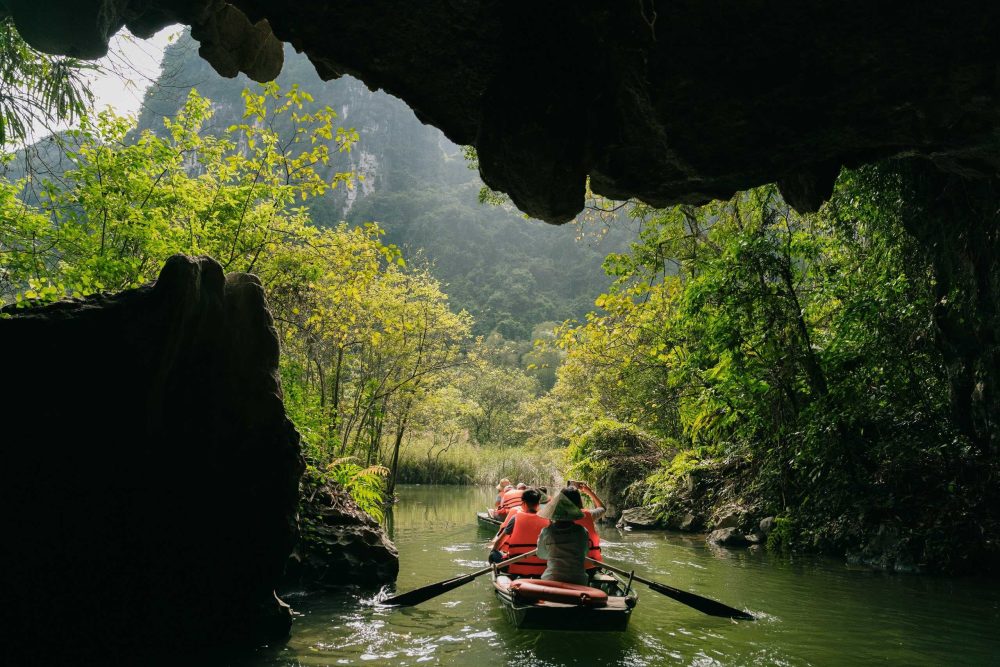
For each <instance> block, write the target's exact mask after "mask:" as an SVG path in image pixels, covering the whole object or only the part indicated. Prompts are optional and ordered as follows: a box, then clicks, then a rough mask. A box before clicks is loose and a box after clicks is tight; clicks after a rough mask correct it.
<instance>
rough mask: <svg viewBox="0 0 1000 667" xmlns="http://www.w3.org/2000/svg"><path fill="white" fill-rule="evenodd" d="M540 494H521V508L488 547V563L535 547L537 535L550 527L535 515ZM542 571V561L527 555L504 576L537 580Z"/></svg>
mask: <svg viewBox="0 0 1000 667" xmlns="http://www.w3.org/2000/svg"><path fill="white" fill-rule="evenodd" d="M540 499H541V494H540V493H538V491H537V490H536V489H525V490H524V493H523V494H522V495H521V509H520V511H518V512H511V513H510V514H509V516H508V517H507V519H506V520H505V521H504V523H503V525H502V526H501V527H500V530H499V531H498V532H497V536H496V537H495V538H493V543H492V544H491V545H490V556H489V562H491V563H499V562H501V561H503V560H504V559H506V558H513V557H514V556H520V555H521V554H524V553H528V552H529V551H532V550H533V549H535V547H536V545H537V544H538V534H539V533H540V532H541V531H542V529H543V528H545V527H546V526H548V525H549V520H548V519H543V518H542V517H540V516H539V515H538V501H539V500H540ZM544 570H545V561H544V560H542V559H540V558H538V557H535V556H529V557H528V558H525V559H524V560H520V561H518V562H516V563H514V564H513V565H511V566H510V567H508V568H507V569H506V572H507V574H509V575H516V576H521V577H525V576H527V577H538V576H539V575H540V574H542V572H543V571H544Z"/></svg>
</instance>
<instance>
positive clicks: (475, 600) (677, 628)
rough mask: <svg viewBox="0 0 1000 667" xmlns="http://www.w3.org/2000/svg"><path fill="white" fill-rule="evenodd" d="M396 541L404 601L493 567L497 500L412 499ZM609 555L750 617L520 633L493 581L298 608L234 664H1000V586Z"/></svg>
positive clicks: (651, 542)
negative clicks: (489, 554) (287, 635)
mask: <svg viewBox="0 0 1000 667" xmlns="http://www.w3.org/2000/svg"><path fill="white" fill-rule="evenodd" d="M399 496H400V502H399V503H398V505H396V507H395V508H394V510H393V516H392V518H391V521H390V523H389V528H390V531H391V534H392V537H393V539H394V540H395V543H396V545H397V547H398V548H399V557H400V574H399V580H398V582H397V587H398V590H400V591H405V590H410V589H412V588H415V587H418V586H421V585H424V584H426V583H430V582H433V581H438V580H441V579H446V578H448V577H450V576H454V575H457V574H460V573H463V572H467V571H470V570H473V569H476V568H479V567H482V566H483V565H484V561H485V556H486V553H485V549H484V546H483V545H484V543H485V541H486V538H487V534H484V532H483V531H481V530H480V529H479V528H478V527H477V525H476V521H475V512H476V510H478V509H480V508H483V507H485V505H486V503H487V500H488V499H489V498H491V495H490V491H489V490H488V489H485V488H469V487H442V486H407V487H402V488H401V489H400V492H399ZM601 534H602V539H603V540H604V544H603V548H604V553H605V556H606V558H608V560H609V561H610V560H612V559H613V560H614V561H617V562H620V563H625V564H628V563H632V564H634V567H635V570H636V573H637V574H640V575H643V576H646V577H647V578H650V579H655V580H658V581H662V582H664V583H667V584H669V585H671V586H674V587H677V588H682V589H686V590H690V591H694V592H696V593H699V594H702V595H708V596H711V597H715V598H716V599H719V600H721V601H723V602H725V603H727V604H729V605H732V606H734V607H738V608H745V609H747V610H750V611H751V612H752V613H754V614H755V615H757V616H758V617H759V619H758V620H756V621H751V622H739V623H736V622H732V621H729V620H726V619H718V618H712V617H709V616H705V615H703V614H701V613H699V612H697V611H695V610H693V609H690V608H688V607H685V606H683V605H681V604H679V603H677V602H674V601H672V600H670V599H668V598H665V597H663V596H661V595H659V594H657V593H654V592H652V591H650V590H649V589H648V588H646V587H645V586H642V585H638V586H637V590H638V592H639V595H640V597H639V604H638V606H637V608H636V610H635V612H634V613H633V615H632V620H631V623H630V626H629V629H628V630H627V631H626V632H624V633H587V632H537V631H518V630H516V629H514V628H513V627H512V626H511V625H509V623H508V622H507V621H506V620H505V618H504V616H503V613H502V610H501V608H500V605H499V603H498V602H497V601H496V599H495V598H494V596H493V593H492V589H491V587H490V583H489V578H488V577H487V576H484V577H481V578H480V579H477V580H476V581H474V582H473V583H470V584H468V585H466V586H464V587H462V588H459V589H457V590H454V591H451V592H449V593H446V594H444V595H442V596H440V597H438V598H435V599H433V600H430V601H428V602H425V603H424V604H422V605H420V606H417V607H413V608H410V609H396V610H389V609H384V608H379V607H378V606H376V605H374V604H373V603H372V600H373V597H374V596H373V595H372V593H370V592H369V593H364V594H361V593H354V594H346V593H345V594H340V595H327V596H314V597H302V598H296V597H292V598H290V599H289V600H288V602H289V603H290V604H291V605H292V607H293V608H294V609H295V612H296V614H297V617H296V619H295V625H294V628H293V630H292V637H291V639H290V640H289V642H288V643H287V644H285V645H283V646H280V647H270V648H266V649H262V650H260V651H258V652H256V653H255V654H254V655H253V656H244V658H245V661H244V660H242V659H241V660H240V661H239V662H232V663H230V664H234V665H235V664H239V665H248V666H250V665H252V666H253V667H279V666H280V667H293V666H294V667H299V666H302V667H304V666H306V665H309V666H312V665H361V664H371V665H423V664H431V665H433V664H446V665H470V666H473V667H488V666H491V665H518V666H525V667H527V666H533V665H635V666H640V665H699V666H701V665H874V664H887V665H888V664H891V665H1000V583H998V582H997V581H990V580H977V579H968V578H962V579H949V578H938V577H930V576H912V575H886V574H880V573H873V572H869V571H866V570H861V569H852V568H849V567H847V566H845V565H844V564H843V562H842V561H837V560H830V559H821V558H794V559H788V558H779V557H774V556H770V555H768V554H766V553H761V554H750V553H748V552H746V551H728V550H725V549H718V548H714V547H711V546H708V545H706V543H705V540H704V539H703V538H701V537H688V536H682V535H678V534H675V533H660V532H638V531H631V532H620V531H618V530H617V529H615V528H614V527H611V526H607V527H602V529H601Z"/></svg>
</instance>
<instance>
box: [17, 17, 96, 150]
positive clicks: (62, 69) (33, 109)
mask: <svg viewBox="0 0 1000 667" xmlns="http://www.w3.org/2000/svg"><path fill="white" fill-rule="evenodd" d="M95 69H96V66H95V65H93V64H91V63H86V62H84V61H81V60H77V59H75V58H61V57H55V56H50V55H48V54H45V53H42V52H40V51H36V50H35V49H33V48H31V47H30V46H28V44H27V42H25V41H24V40H23V39H21V36H20V35H19V34H18V32H17V29H16V28H15V27H14V22H13V21H12V20H11V19H10V17H7V18H3V19H0V147H5V146H10V145H12V144H17V143H20V142H23V141H24V140H26V139H28V138H30V136H31V133H32V132H33V131H34V130H35V129H36V128H38V127H39V126H41V127H48V125H49V123H51V122H52V121H68V122H73V121H74V120H75V119H77V118H79V117H80V116H82V115H83V114H84V112H85V111H86V109H87V107H88V106H89V105H90V103H91V102H92V101H93V96H92V95H91V93H90V88H89V86H88V83H87V80H86V78H85V75H86V73H87V71H88V70H95Z"/></svg>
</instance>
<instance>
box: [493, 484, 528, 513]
mask: <svg viewBox="0 0 1000 667" xmlns="http://www.w3.org/2000/svg"><path fill="white" fill-rule="evenodd" d="M508 489H510V490H509V491H504V493H503V495H502V496H501V497H500V506H499V507H498V508H497V511H496V515H495V516H496V518H497V519H503V518H505V517H506V516H507V515H508V514H509V513H510V512H515V511H517V510H518V509H519V508H520V507H521V496H522V495H524V492H525V490H527V487H525V488H522V489H515V488H514V487H508Z"/></svg>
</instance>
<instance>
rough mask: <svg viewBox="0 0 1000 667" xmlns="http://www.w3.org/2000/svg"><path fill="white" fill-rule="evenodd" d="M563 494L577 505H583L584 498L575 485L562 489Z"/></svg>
mask: <svg viewBox="0 0 1000 667" xmlns="http://www.w3.org/2000/svg"><path fill="white" fill-rule="evenodd" d="M562 494H563V495H564V496H566V498H568V499H569V501H570V502H571V503H573V504H574V505H576V506H577V507H583V498H582V497H581V496H580V491H579V490H578V489H577V488H576V487H575V486H567V487H566V488H565V489H563V490H562Z"/></svg>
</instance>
